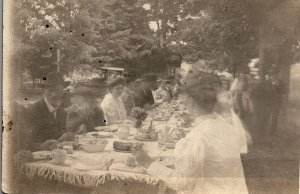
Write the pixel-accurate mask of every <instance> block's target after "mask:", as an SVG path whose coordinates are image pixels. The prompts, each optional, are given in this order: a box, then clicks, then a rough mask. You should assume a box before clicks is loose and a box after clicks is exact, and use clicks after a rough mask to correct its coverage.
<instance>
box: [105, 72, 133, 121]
mask: <svg viewBox="0 0 300 194" xmlns="http://www.w3.org/2000/svg"><path fill="white" fill-rule="evenodd" d="M123 89H124V79H123V78H114V77H113V78H109V79H108V90H109V93H108V94H106V95H105V97H104V99H103V101H102V102H101V107H102V109H103V111H104V117H105V120H106V125H112V124H114V123H116V122H117V121H120V120H125V119H126V118H127V114H126V110H125V106H124V103H123V101H122V99H121V95H122V93H123Z"/></svg>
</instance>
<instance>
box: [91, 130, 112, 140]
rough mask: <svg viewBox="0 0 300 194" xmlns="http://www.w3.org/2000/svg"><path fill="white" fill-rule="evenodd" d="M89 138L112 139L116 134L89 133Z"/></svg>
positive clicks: (103, 132) (104, 132)
mask: <svg viewBox="0 0 300 194" xmlns="http://www.w3.org/2000/svg"><path fill="white" fill-rule="evenodd" d="M87 136H90V137H99V138H111V137H113V136H114V134H113V133H112V132H106V131H97V132H89V133H87Z"/></svg>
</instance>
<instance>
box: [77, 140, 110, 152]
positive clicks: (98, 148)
mask: <svg viewBox="0 0 300 194" xmlns="http://www.w3.org/2000/svg"><path fill="white" fill-rule="evenodd" d="M107 144H108V141H107V140H106V139H102V140H100V141H99V140H91V141H90V142H87V143H85V144H82V145H81V147H82V149H83V150H84V151H86V152H89V153H94V152H102V151H103V150H104V149H105V147H106V145H107Z"/></svg>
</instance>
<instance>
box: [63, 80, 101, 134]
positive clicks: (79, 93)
mask: <svg viewBox="0 0 300 194" xmlns="http://www.w3.org/2000/svg"><path fill="white" fill-rule="evenodd" d="M105 93H106V86H105V80H102V79H100V78H94V79H92V80H91V81H90V82H89V83H88V85H86V86H82V87H78V88H75V89H74V92H73V98H72V101H73V106H72V107H71V110H70V111H69V113H68V116H67V129H68V130H69V131H73V132H75V133H82V132H86V131H94V130H95V129H94V128H95V127H97V126H104V125H105V121H104V113H103V110H102V108H101V106H100V105H99V104H98V99H99V98H101V96H104V95H105Z"/></svg>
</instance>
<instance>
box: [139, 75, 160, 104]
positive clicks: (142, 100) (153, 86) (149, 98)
mask: <svg viewBox="0 0 300 194" xmlns="http://www.w3.org/2000/svg"><path fill="white" fill-rule="evenodd" d="M157 88H158V86H157V76H156V75H155V74H146V75H144V76H143V77H142V79H141V80H140V83H139V85H138V86H137V87H136V88H135V89H134V95H133V96H134V101H135V106H136V107H141V108H146V109H148V108H150V107H151V106H153V105H154V98H153V94H152V91H154V90H157Z"/></svg>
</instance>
